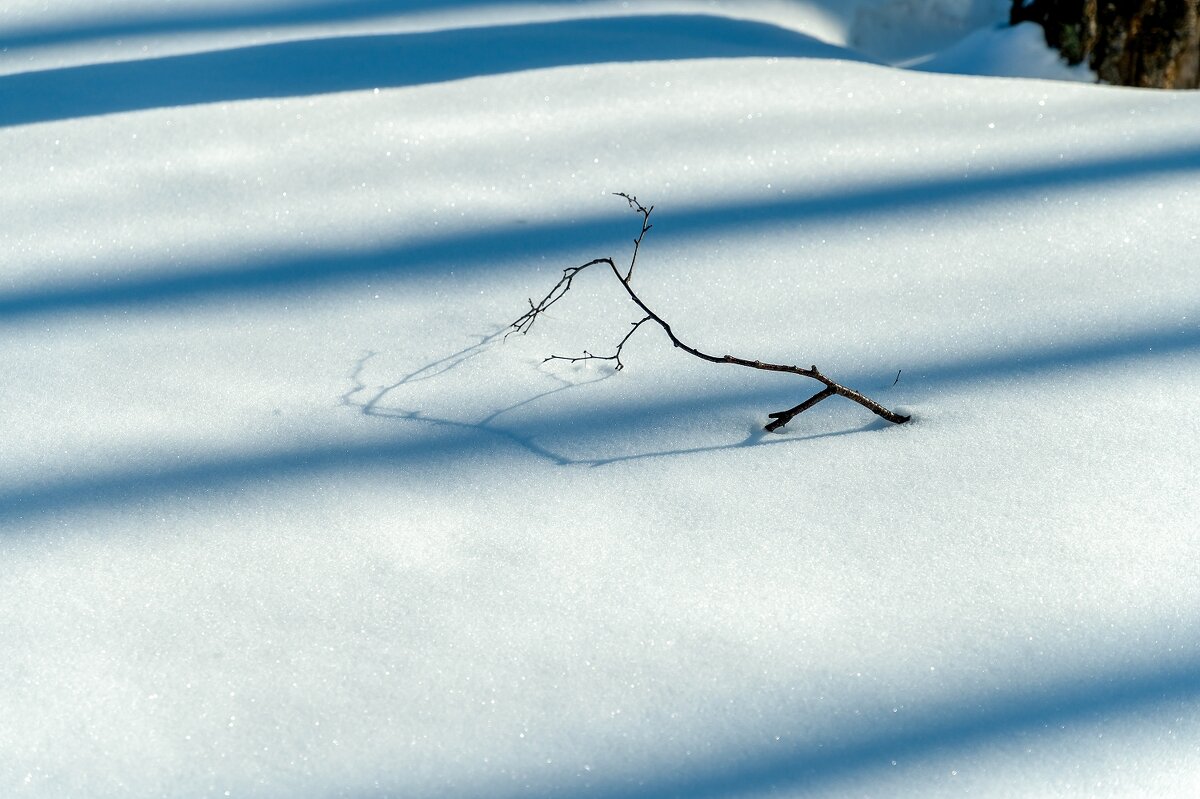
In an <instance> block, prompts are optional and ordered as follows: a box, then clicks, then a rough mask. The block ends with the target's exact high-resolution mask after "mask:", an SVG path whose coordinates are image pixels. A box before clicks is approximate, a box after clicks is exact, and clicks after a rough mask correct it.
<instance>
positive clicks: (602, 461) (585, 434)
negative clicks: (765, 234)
mask: <svg viewBox="0 0 1200 799" xmlns="http://www.w3.org/2000/svg"><path fill="white" fill-rule="evenodd" d="M1189 318H1191V317H1189ZM497 335H498V334H490V335H487V336H480V340H479V341H478V342H477V343H475V344H473V345H471V346H469V347H466V348H464V349H462V350H460V351H458V352H456V353H452V354H450V355H447V356H445V357H442V358H439V359H436V360H434V361H431V362H430V363H429V364H427V365H426V366H423V367H421V368H420V369H417V370H415V371H413V372H411V373H409V374H407V375H404V376H401V377H399V378H397V379H395V380H393V381H392V383H391V384H390V385H388V386H383V387H381V388H375V389H368V387H367V386H366V385H365V383H363V382H362V379H361V373H362V370H363V368H364V366H365V364H366V363H367V361H368V360H369V359H370V358H371V357H372V355H371V354H370V353H368V354H367V355H366V356H364V357H363V358H360V359H359V360H358V361H357V362H356V363H355V365H354V366H353V368H352V369H351V370H350V373H349V374H348V376H347V380H348V382H349V387H348V389H347V391H346V392H345V393H343V394H342V396H341V397H340V401H339V404H340V405H342V406H345V407H347V408H349V409H352V410H354V411H355V412H358V413H362V414H364V415H366V416H370V417H372V418H374V419H378V420H380V421H381V422H387V423H388V427H387V428H386V429H384V430H381V432H380V434H379V435H378V436H375V437H373V438H371V439H370V440H367V441H363V440H331V441H326V442H323V443H318V444H305V445H302V446H294V447H290V448H280V449H276V450H273V451H250V452H235V453H231V454H226V455H213V456H208V457H199V458H196V457H193V458H191V459H189V460H186V461H184V462H182V463H181V462H180V460H178V459H176V458H172V457H165V458H164V459H163V460H161V461H157V462H149V463H144V464H137V465H133V466H129V467H125V468H123V469H120V470H115V471H112V472H109V473H107V474H104V473H94V474H89V475H86V476H73V477H68V478H62V479H57V480H48V481H38V482H36V483H29V484H26V485H8V486H0V524H4V525H7V526H9V527H10V530H12V529H13V528H12V527H11V523H13V522H19V521H22V520H25V521H32V520H35V519H37V518H39V517H43V516H46V515H51V516H52V515H56V514H62V513H71V512H75V511H78V510H80V509H84V508H94V507H106V506H107V507H120V506H123V505H128V504H137V503H142V502H149V501H162V500H164V499H171V498H172V497H183V496H187V497H204V496H219V495H220V494H222V493H224V492H236V491H239V490H243V489H245V488H247V487H251V488H252V487H254V486H255V485H257V484H260V483H266V482H270V481H279V480H286V479H303V478H306V477H314V476H321V475H327V474H334V473H339V472H362V471H369V470H374V469H389V470H393V471H395V470H400V471H404V470H414V471H419V470H421V469H423V468H425V467H426V466H427V465H428V464H429V463H431V462H440V463H453V462H455V461H457V460H461V459H463V458H466V457H468V456H471V457H479V456H484V457H492V456H495V457H511V456H512V454H513V453H514V452H516V453H521V452H524V453H525V454H526V455H528V456H531V457H534V458H537V459H540V460H543V461H545V462H547V463H549V464H551V465H553V466H557V467H563V468H616V467H618V466H619V465H620V464H622V463H625V462H628V461H633V460H644V459H648V458H671V457H691V456H695V455H697V454H701V453H705V452H716V451H723V450H733V449H741V448H746V447H758V446H802V445H803V444H804V443H805V442H811V441H813V440H816V439H821V438H828V437H833V436H844V435H856V434H871V433H878V432H886V431H888V430H892V429H904V428H894V426H893V425H889V424H886V423H881V422H879V421H878V420H874V419H871V420H869V423H866V424H864V425H861V426H854V427H849V428H844V429H840V430H825V431H820V432H808V433H805V432H804V431H805V429H806V426H805V420H804V419H803V417H801V419H799V420H797V421H795V422H793V423H792V425H790V426H789V428H788V431H787V432H785V433H784V434H782V435H773V434H765V435H764V434H763V433H762V432H761V431H760V429H759V427H758V425H760V424H762V423H763V422H765V421H766V416H765V414H766V412H767V411H768V410H770V409H771V408H774V407H783V406H785V405H787V404H791V403H794V402H795V401H797V399H798V398H799V399H803V398H804V397H806V396H808V395H809V394H810V393H811V391H808V389H809V386H807V385H806V383H807V381H792V380H779V381H775V382H770V381H768V382H765V383H763V384H761V386H762V387H761V388H758V387H750V388H746V387H736V388H731V389H729V390H725V391H710V392H708V393H706V394H703V395H696V394H691V393H689V394H680V395H676V396H670V397H659V398H656V399H654V400H643V401H639V400H638V399H637V398H636V397H628V398H624V397H623V398H621V399H620V400H619V401H617V402H615V403H613V404H610V405H589V406H587V408H586V412H584V413H581V412H580V409H579V408H566V409H562V408H559V409H555V408H553V407H550V408H547V409H546V410H545V411H544V412H542V413H539V414H536V415H534V416H532V417H531V418H528V419H525V420H522V421H518V422H512V423H506V421H505V416H506V415H507V414H510V413H511V412H512V411H514V410H516V409H517V408H523V407H528V406H532V405H534V404H536V403H538V402H540V401H542V400H544V399H547V398H548V397H550V396H551V395H554V394H557V393H559V392H562V391H566V390H568V389H571V390H576V391H586V390H587V386H586V384H583V385H578V384H567V383H565V382H563V381H559V385H556V386H555V387H554V388H551V389H549V390H547V391H543V392H539V393H536V394H532V395H530V396H528V397H526V398H524V399H522V400H520V401H519V402H516V403H513V404H511V405H509V406H506V407H502V408H496V409H493V410H492V411H489V412H488V413H486V414H484V415H483V416H482V417H481V418H475V419H456V418H452V417H450V416H447V415H444V414H439V413H438V412H437V410H436V409H434V410H426V409H421V408H413V407H411V406H407V405H406V401H405V399H404V397H403V395H402V389H403V388H404V387H405V386H408V385H411V384H413V383H415V382H417V381H420V380H427V379H434V378H436V377H438V376H439V375H440V374H442V373H444V372H447V371H450V370H453V369H457V368H458V367H459V366H461V365H462V364H463V363H465V362H466V361H467V360H469V359H472V358H476V357H480V356H481V355H482V354H483V353H484V352H485V351H486V349H487V348H488V347H490V346H493V345H494V344H496V343H498V342H497V341H496V339H497ZM1196 351H1200V326H1197V325H1193V326H1191V327H1184V328H1180V327H1179V326H1178V325H1172V326H1162V327H1154V326H1152V327H1147V328H1144V329H1143V330H1141V331H1138V332H1136V333H1130V334H1127V335H1121V336H1115V337H1113V338H1111V339H1107V340H1096V339H1087V340H1079V341H1074V342H1067V343H1062V344H1059V345H1055V346H1052V347H1050V346H1048V347H1042V348H1037V349H1026V350H1012V351H1009V352H1007V353H1005V354H1002V355H994V356H988V357H987V358H982V359H981V358H969V359H965V360H962V361H949V362H945V363H941V364H926V365H923V366H918V367H916V368H913V369H912V370H911V371H909V370H906V372H905V374H906V377H905V379H904V380H903V381H902V383H901V386H900V388H899V389H890V388H889V385H890V383H891V381H892V377H893V376H892V375H891V374H886V375H877V374H847V375H846V376H845V377H846V382H847V384H849V385H851V386H854V387H856V388H860V389H863V390H872V391H877V392H878V393H879V394H880V395H881V396H883V397H886V398H887V399H888V401H889V402H891V403H892V404H897V403H900V402H902V400H903V397H904V396H906V395H908V396H911V394H912V393H913V392H914V391H915V392H918V393H919V394H920V395H922V396H925V397H927V396H928V395H929V394H930V393H936V392H937V391H939V390H941V389H946V388H951V387H953V386H954V385H956V384H963V383H969V382H971V381H976V380H981V379H1000V378H1015V377H1028V376H1030V375H1031V374H1037V373H1049V372H1054V371H1058V370H1070V369H1076V368H1089V367H1099V366H1104V365H1106V364H1109V363H1113V362H1116V361H1119V360H1123V359H1127V358H1131V357H1140V358H1153V357H1166V356H1171V355H1177V354H1183V353H1194V352H1196ZM600 379H608V377H607V376H605V377H602V378H600ZM731 382H733V381H731ZM397 392H400V393H397ZM839 401H840V400H838V399H837V398H834V399H831V400H828V402H829V403H835V402H839ZM731 411H744V412H745V413H746V414H747V419H746V422H747V427H748V428H749V430H748V432H747V433H746V434H744V435H739V434H738V433H736V432H734V433H733V434H732V435H731V437H730V439H728V440H727V441H725V442H723V443H719V444H714V445H710V446H702V447H694V448H676V449H667V450H652V451H645V450H642V451H638V450H633V451H629V452H625V453H619V454H617V455H606V456H604V457H589V456H580V455H577V454H572V452H571V447H572V446H575V445H576V444H577V443H579V442H587V441H595V440H598V439H613V440H621V439H622V437H636V436H637V435H638V434H640V433H643V432H645V431H647V430H651V429H653V428H654V427H655V426H657V425H661V424H663V423H665V422H667V421H669V420H678V419H681V418H682V419H689V418H694V419H696V420H697V423H698V424H699V423H700V421H701V420H703V419H706V418H709V417H711V416H712V415H714V414H718V413H728V412H731ZM918 422H919V416H918ZM807 429H808V430H810V431H811V430H812V428H811V426H810V427H808V428H807ZM547 441H549V442H553V443H552V444H547V443H544V442H547Z"/></svg>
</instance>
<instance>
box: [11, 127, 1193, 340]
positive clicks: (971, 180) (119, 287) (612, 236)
mask: <svg viewBox="0 0 1200 799" xmlns="http://www.w3.org/2000/svg"><path fill="white" fill-rule="evenodd" d="M0 113H2V112H0ZM1197 172H1200V146H1196V145H1189V146H1184V147H1176V148H1171V149H1162V150H1160V151H1157V152H1149V153H1144V152H1143V153H1136V154H1130V155H1115V156H1106V157H1098V158H1091V159H1088V160H1080V161H1078V162H1075V163H1066V164H1064V163H1062V162H1061V161H1054V162H1052V163H1045V164H1035V165H1030V166H1025V167H1016V168H1012V169H1009V170H1007V171H1005V172H988V173H986V174H981V175H973V176H969V177H963V176H962V175H958V174H956V175H952V176H935V177H931V178H921V179H913V180H907V181H895V182H892V183H888V184H884V185H877V186H867V187H862V188H851V189H840V190H834V191H830V192H826V193H822V194H811V195H808V196H789V197H778V196H776V197H773V198H771V199H766V200H761V201H757V202H756V201H753V200H747V201H743V202H738V203H729V202H722V203H715V204H712V205H703V206H695V207H692V208H676V209H670V208H664V209H662V210H661V211H656V215H657V220H656V224H655V230H654V240H653V244H652V246H653V247H655V248H662V249H668V248H670V247H671V246H672V245H673V244H675V243H676V242H680V241H694V240H696V239H698V238H701V237H711V236H719V235H721V234H722V233H724V232H726V231H730V230H735V229H736V230H742V231H752V230H755V229H756V228H769V227H772V226H775V225H779V224H789V225H794V224H798V223H804V222H834V221H839V220H845V219H864V220H869V219H870V218H871V217H876V216H880V217H886V216H895V215H899V214H904V213H911V212H918V211H928V210H930V209H937V208H944V209H947V210H949V211H951V212H952V211H953V210H954V209H955V208H956V207H959V206H961V205H962V204H964V203H986V202H988V201H989V200H993V199H1001V198H1007V197H1014V196H1017V197H1019V196H1030V197H1034V196H1037V197H1038V198H1039V200H1040V196H1041V195H1040V194H1039V193H1044V192H1048V191H1053V192H1055V193H1056V194H1057V195H1059V196H1063V195H1066V196H1069V193H1070V192H1072V191H1076V190H1090V189H1094V188H1095V187H1097V186H1101V185H1117V184H1120V183H1123V182H1127V181H1137V180H1141V179H1145V178H1150V177H1154V176H1158V175H1167V174H1172V175H1185V174H1191V173H1197ZM628 227H629V221H628V217H627V215H625V214H620V215H618V214H604V215H598V216H593V217H590V218H584V219H579V220H571V221H548V222H540V223H536V224H528V225H510V226H508V227H504V228H492V229H485V230H479V231H475V232H460V233H455V234H452V235H448V236H444V237H429V238H424V239H414V240H409V241H402V242H397V243H395V244H393V245H390V246H382V247H379V248H377V249H375V250H371V251H349V252H346V251H343V252H337V251H331V252H325V253H312V252H305V253H303V254H288V255H280V256H277V257H275V258H270V259H263V260H257V261H242V262H236V263H210V264H200V265H197V266H191V267H185V268H182V269H180V268H179V267H176V266H172V267H169V268H164V270H163V271H162V272H161V273H159V272H149V273H146V272H143V273H134V274H120V275H112V276H110V277H106V278H102V279H100V280H88V281H76V282H73V283H65V284H60V285H50V286H40V287H33V288H17V289H10V290H8V291H4V292H0V323H3V322H6V321H20V320H22V319H25V318H29V317H40V316H44V315H49V314H62V313H72V312H79V311H104V310H109V309H115V308H130V307H138V306H142V307H145V306H157V305H169V304H175V303H179V302H181V301H195V300H207V299H220V300H225V301H247V300H254V299H259V298H262V297H266V296H272V295H276V294H279V293H283V292H287V291H292V290H296V289H313V288H322V287H331V288H336V287H338V286H342V285H347V284H352V283H354V282H357V281H361V280H364V279H371V280H386V279H389V278H390V279H396V278H403V277H411V276H416V275H426V274H439V273H441V274H444V273H446V272H448V271H450V270H454V272H455V273H456V274H469V273H471V272H474V271H483V270H487V269H491V268H494V265H495V264H496V263H497V262H498V261H516V260H528V261H530V262H535V261H537V260H538V259H539V258H545V259H550V258H553V259H563V264H562V265H563V266H567V265H570V264H569V262H570V261H573V260H575V259H580V258H591V257H594V256H595V255H596V254H597V253H598V252H599V253H604V252H606V251H607V252H611V251H612V249H613V246H614V243H623V242H625V239H626V235H627V232H628ZM622 246H623V244H622ZM88 271H91V268H90V267H89V270H88Z"/></svg>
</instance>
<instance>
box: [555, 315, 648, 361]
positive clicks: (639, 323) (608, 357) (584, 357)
mask: <svg viewBox="0 0 1200 799" xmlns="http://www.w3.org/2000/svg"><path fill="white" fill-rule="evenodd" d="M649 321H650V317H649V316H647V317H644V318H642V319H639V320H638V321H636V322H633V323H632V325H633V327H632V328H631V329H630V330H629V332H628V333H626V334H625V338H623V339H621V343H620V344H618V345H617V351H616V352H614V353H613V354H612V355H592V354H591V353H590V352H588V351H587V350H584V351H583V355H581V356H579V357H578V358H572V357H571V356H569V355H551V356H550V357H549V358H546V359H545V360H543V361H542V363H546V361H566V362H567V363H578V362H579V361H616V362H617V371H618V372H619V371H621V370H622V369H624V368H625V364H624V363H622V362H621V350H623V349H625V343H626V342H628V341H629V339H631V338H633V334H634V333H636V332H637V329H638V328H639V327H641V326H642V325H644V324H646V323H647V322H649Z"/></svg>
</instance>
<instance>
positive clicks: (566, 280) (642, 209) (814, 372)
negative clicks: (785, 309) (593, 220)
mask: <svg viewBox="0 0 1200 799" xmlns="http://www.w3.org/2000/svg"><path fill="white" fill-rule="evenodd" d="M617 196H618V197H622V198H624V199H625V201H626V202H628V203H629V207H630V208H631V209H633V210H634V211H636V212H638V213H639V214H641V215H642V230H641V232H640V233H639V234H638V237H637V238H636V239H634V242H633V255H632V257H631V258H630V260H629V267H628V269H626V271H625V274H624V275H622V274H621V270H620V269H618V268H617V264H616V262H615V261H613V259H611V258H596V259H594V260H591V261H588V262H587V263H586V264H583V265H582V266H574V267H569V268H567V269H564V270H563V276H562V278H560V279H559V281H558V283H556V284H555V286H554V288H552V289H550V292H549V293H548V294H547V295H546V296H545V297H544V298H543V299H542V301H541V302H539V303H537V304H536V305H535V304H534V302H533V300H532V299H531V300H530V301H529V310H528V311H526V312H525V313H524V314H522V315H521V316H520V317H519V318H518V319H517V320H516V321H515V322H513V323H512V325H511V326H510V329H509V331H508V333H507V334H505V337H506V338H507V336H509V335H511V334H513V333H521V334H525V333H528V332H529V330H530V328H532V327H533V323H534V321H536V320H537V318H538V317H539V316H541V315H542V314H543V313H545V312H546V309H547V308H549V307H550V306H552V305H553V304H554V303H556V302H558V301H559V300H560V299H562V298H563V295H565V294H566V293H567V291H569V290H570V288H571V282H572V281H573V280H574V279H575V277H576V276H577V275H578V274H579V273H580V272H582V271H583V270H584V269H587V268H588V267H590V266H596V265H597V264H606V265H607V266H608V268H609V269H611V270H612V273H613V275H615V276H616V278H617V281H618V282H620V284H621V287H622V288H624V289H625V293H626V294H627V295H628V296H629V299H630V300H631V301H632V302H633V303H634V305H636V306H637V307H638V308H640V309H641V311H642V312H643V313H644V314H645V316H643V317H642V318H641V319H639V320H638V321H637V322H633V323H631V324H632V328H631V329H630V331H629V332H628V333H626V334H625V337H624V338H623V339H621V341H620V343H619V344H617V348H616V352H614V353H613V354H612V355H592V354H591V353H589V352H587V351H586V350H585V351H584V353H583V355H582V356H579V357H575V358H572V357H569V356H564V355H551V356H550V357H549V358H547V359H546V361H554V360H560V361H567V362H569V363H577V362H579V361H588V360H600V361H616V365H617V366H616V368H617V370H618V371H620V370H621V369H624V368H625V364H624V363H623V362H622V361H621V352H622V350H623V349H624V348H625V344H626V343H627V342H628V341H629V339H630V338H631V337H632V336H633V334H634V333H635V332H637V330H638V328H640V327H641V326H642V325H644V324H645V323H647V322H653V323H655V324H656V325H658V326H659V327H660V328H662V330H663V332H664V333H666V335H667V338H669V339H670V340H671V343H672V344H673V345H675V347H677V348H678V349H681V350H683V351H684V352H686V353H688V354H689V355H692V356H694V357H696V358H700V359H701V360H705V361H708V362H710V363H728V364H733V365H735V366H744V367H746V368H749V369H759V370H762V371H767V372H786V373H788V374H794V375H799V376H800V377H807V378H811V379H813V380H817V381H819V382H821V383H823V384H824V385H825V388H824V389H822V390H821V391H819V392H818V393H816V394H814V395H813V396H811V397H809V398H808V399H806V400H805V401H804V402H802V403H800V404H799V405H796V406H795V407H793V408H788V409H787V410H785V411H776V412H774V413H771V414H768V416H769V418H771V419H772V420H773V421H771V422H770V423H768V424H767V425H766V430H768V431H770V432H775V431H776V430H779V429H781V428H783V427H784V426H785V425H786V424H787V423H788V422H790V421H791V420H792V419H794V418H795V417H796V416H798V415H800V414H801V413H804V412H805V411H806V410H808V409H809V408H811V407H813V406H814V405H816V404H817V403H819V402H821V401H822V400H825V399H828V398H829V397H832V396H833V395H835V394H837V395H839V396H842V397H845V398H846V399H849V400H853V401H854V402H857V403H858V404H859V405H862V406H863V407H864V408H866V409H868V410H870V411H871V412H872V413H875V414H877V415H878V416H881V417H883V418H884V419H887V420H888V421H889V422H892V423H894V424H903V423H905V422H907V421H908V420H909V419H910V418H911V417H908V416H905V415H903V414H899V413H895V412H894V411H890V410H888V409H887V408H885V407H884V406H882V405H880V404H879V403H878V402H876V401H875V400H873V399H871V398H869V397H867V396H865V395H863V394H860V393H859V392H857V391H855V390H854V389H852V388H849V387H847V386H843V385H841V384H840V383H837V382H835V381H834V380H831V379H830V378H828V377H826V376H825V375H824V374H822V373H821V371H820V370H819V369H817V367H816V366H815V365H814V366H811V367H809V368H807V369H804V368H801V367H799V366H788V365H785V364H778V363H767V362H765V361H759V360H753V361H752V360H749V359H747V358H739V357H736V356H734V355H710V354H709V353H706V352H702V351H701V350H698V349H696V348H695V347H693V346H691V345H689V344H687V343H685V342H684V341H682V340H681V339H680V338H679V337H678V336H676V335H675V331H674V330H672V329H671V326H670V325H669V324H667V322H666V321H665V320H664V319H663V318H662V317H660V316H659V315H658V314H656V313H655V312H654V311H652V310H650V308H649V307H648V306H647V305H646V303H645V302H643V301H642V299H641V297H639V296H638V294H637V292H636V291H634V290H633V285H632V280H633V267H634V265H635V264H636V263H637V256H638V251H639V250H640V249H641V245H642V239H643V238H644V237H645V235H646V233H647V231H649V230H650V228H651V227H652V225H651V224H650V213H651V212H652V211H653V210H654V206H650V207H649V208H647V207H646V206H644V205H642V204H641V203H640V202H638V200H637V198H636V197H633V196H632V195H629V194H624V193H618V194H617ZM543 363H545V361H543ZM896 376H897V380H898V379H899V373H897V375H896ZM893 385H895V384H894V383H893Z"/></svg>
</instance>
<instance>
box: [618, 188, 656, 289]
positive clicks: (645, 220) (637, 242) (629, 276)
mask: <svg viewBox="0 0 1200 799" xmlns="http://www.w3.org/2000/svg"><path fill="white" fill-rule="evenodd" d="M615 196H617V197H624V198H625V202H627V203H629V207H630V208H632V209H633V210H635V211H637V212H638V213H639V214H641V215H642V232H641V233H639V234H638V237H637V238H636V239H634V240H633V257H632V258H630V259H629V269H628V270H627V271H626V272H625V277H624V278H623V281H624V282H625V283H628V282H629V281H630V280H633V267H634V265H635V264H636V263H637V257H638V250H640V249H641V247H642V239H644V238H645V237H646V233H648V232H649V230H650V228H652V227H654V225H651V224H650V212H651V211H653V210H654V206H653V205H652V206H650V207H649V208H647V207H646V206H644V205H642V204H641V203H640V202H638V199H637V197H634V196H633V195H631V194H626V193H625V192H623V191H618V192H615ZM618 277H619V275H618Z"/></svg>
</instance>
